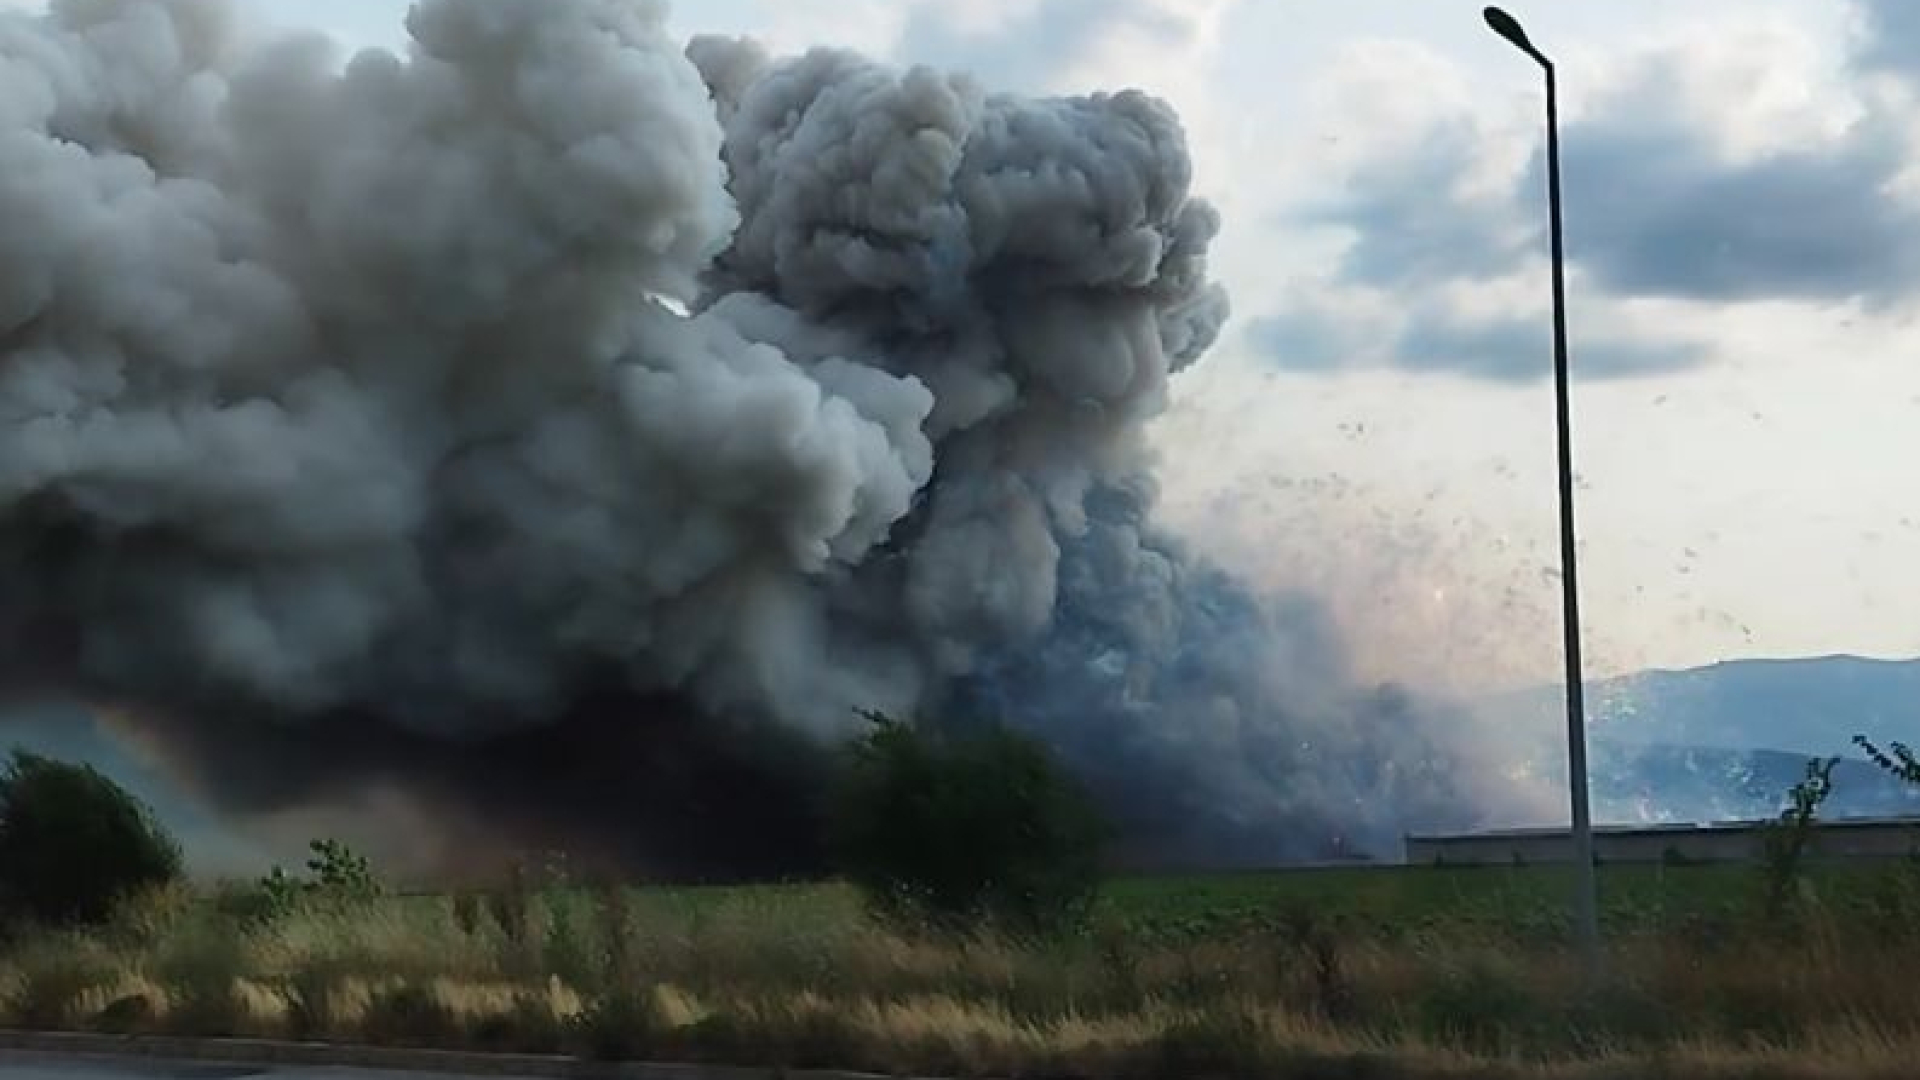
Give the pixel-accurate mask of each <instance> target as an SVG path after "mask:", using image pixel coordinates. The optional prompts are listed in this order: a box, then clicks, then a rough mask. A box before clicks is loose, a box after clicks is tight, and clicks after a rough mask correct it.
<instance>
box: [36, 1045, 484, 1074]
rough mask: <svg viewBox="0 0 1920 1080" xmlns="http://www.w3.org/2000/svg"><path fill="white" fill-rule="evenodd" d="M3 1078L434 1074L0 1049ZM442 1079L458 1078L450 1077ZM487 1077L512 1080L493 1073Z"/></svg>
mask: <svg viewBox="0 0 1920 1080" xmlns="http://www.w3.org/2000/svg"><path fill="white" fill-rule="evenodd" d="M0 1080H435V1077H434V1074H431V1073H413V1072H410V1073H392V1072H378V1071H374V1070H368V1069H344V1068H334V1067H330V1066H305V1065H285V1066H280V1065H274V1066H252V1065H228V1064H197V1063H195V1062H190V1061H164V1060H158V1059H150V1058H106V1057H91V1056H82V1055H77V1054H33V1053H24V1052H15V1051H0ZM439 1080H458V1078H457V1077H456V1076H453V1075H447V1076H443V1077H440V1078H439ZM487 1080H514V1078H512V1077H498V1076H490V1077H487Z"/></svg>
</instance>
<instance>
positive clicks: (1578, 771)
mask: <svg viewBox="0 0 1920 1080" xmlns="http://www.w3.org/2000/svg"><path fill="white" fill-rule="evenodd" d="M1485 15H1486V20H1487V25H1488V26H1489V27H1491V28H1492V29H1493V32H1494V33H1496V34H1499V35H1500V36H1501V37H1503V38H1505V39H1506V40H1507V41H1508V42H1510V43H1511V44H1512V45H1513V46H1514V47H1515V48H1517V49H1519V50H1520V51H1521V52H1523V53H1526V54H1527V55H1528V56H1530V57H1532V58H1533V60H1534V62H1535V63H1537V64H1539V65H1540V70H1541V71H1543V72H1545V73H1546V77H1547V211H1548V217H1549V218H1550V221H1551V231H1552V236H1553V387H1554V406H1555V416H1556V418H1557V420H1558V423H1559V434H1560V598H1561V613H1562V620H1563V624H1564V632H1565V635H1566V658H1567V787H1568V790H1569V796H1570V800H1571V802H1572V804H1573V860H1574V874H1575V879H1576V883H1577V884H1576V888H1577V892H1578V895H1577V896H1576V897H1575V901H1574V915H1575V921H1576V923H1577V928H1578V931H1579V934H1580V944H1581V947H1582V949H1583V950H1584V951H1585V953H1586V956H1587V960H1588V963H1589V965H1590V966H1591V965H1594V964H1597V963H1598V961H1599V956H1600V919H1599V911H1598V905H1597V903H1596V902H1595V888H1594V872H1593V813H1592V810H1591V808H1590V807H1589V805H1588V797H1587V718H1586V700H1585V699H1586V694H1585V685H1584V679H1583V676H1582V673H1581V664H1580V578H1579V573H1578V571H1577V569H1576V567H1577V564H1578V556H1577V553H1576V552H1575V549H1574V528H1573V430H1572V429H1573V422H1572V408H1571V406H1570V405H1569V403H1568V392H1567V381H1568V379H1567V274H1566V246H1565V241H1564V240H1563V239H1562V234H1561V227H1560V106H1559V100H1558V97H1557V95H1556V93H1555V87H1554V78H1553V61H1551V60H1549V59H1547V57H1546V54H1544V53H1542V52H1541V51H1540V50H1539V49H1538V48H1536V47H1535V46H1534V44H1533V42H1531V41H1529V40H1527V32H1526V31H1525V30H1523V29H1521V28H1520V23H1519V21H1518V20H1516V19H1515V18H1514V17H1513V16H1511V15H1509V14H1507V13H1506V12H1504V11H1501V10H1500V9H1499V8H1497V7H1490V8H1487V9H1486V12H1485Z"/></svg>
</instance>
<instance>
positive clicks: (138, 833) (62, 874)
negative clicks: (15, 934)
mask: <svg viewBox="0 0 1920 1080" xmlns="http://www.w3.org/2000/svg"><path fill="white" fill-rule="evenodd" d="M180 876H181V856H180V845H179V844H178V843H176V842H175V841H174V839H173V838H172V837H171V836H169V835H167V832H166V830H164V829H162V828H161V827H160V825H159V823H158V822H156V821H155V820H154V817H153V813H152V811H150V810H149V809H148V808H147V806H146V805H145V804H144V803H142V802H140V801H139V800H138V799H136V798H134V797H133V796H132V795H129V794H128V793H127V792H126V791H125V789H123V788H121V787H120V786H119V785H118V784H115V783H114V782H113V781H111V780H109V779H107V778H106V777H105V776H103V775H101V774H100V773H99V772H98V771H96V770H95V769H93V768H92V767H91V766H87V765H73V764H68V763H66V762H60V761H54V760H52V759H50V758H44V757H39V756H37V755H34V754H29V753H27V752H26V751H24V750H16V751H14V752H13V757H12V760H11V762H10V763H9V764H8V766H7V769H6V771H5V772H4V773H0V904H4V905H5V907H6V909H7V910H8V911H9V912H10V913H11V914H12V915H13V916H14V917H15V918H25V919H28V920H31V921H33V922H36V923H40V924H43V925H71V924H76V923H86V924H97V923H103V922H105V921H107V919H108V918H109V917H110V916H112V914H113V911H114V908H115V907H116V906H117V905H118V904H119V903H120V902H121V901H123V900H125V899H127V898H128V897H130V896H133V895H134V894H136V893H139V892H142V891H144V890H147V889H152V888H154V887H156V886H161V885H166V884H169V883H172V882H174V881H177V880H179V878H180Z"/></svg>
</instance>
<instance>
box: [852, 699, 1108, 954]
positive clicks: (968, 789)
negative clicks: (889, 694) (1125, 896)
mask: <svg viewBox="0 0 1920 1080" xmlns="http://www.w3.org/2000/svg"><path fill="white" fill-rule="evenodd" d="M871 719H872V720H873V722H874V730H873V731H872V732H871V733H869V734H868V735H867V736H866V737H865V738H862V739H860V740H859V741H858V742H856V743H855V744H854V746H853V749H852V755H851V758H852V759H851V762H850V765H849V768H848V770H847V775H846V778H845V782H844V784H843V787H842V790H841V792H840V798H839V801H838V805H837V806H836V808H835V810H836V816H835V821H834V833H835V845H834V846H835V848H836V851H837V854H838V856H839V860H840V863H841V866H842V868H843V869H844V870H845V872H846V873H847V875H848V877H849V878H851V880H852V881H853V882H854V883H855V884H856V885H858V886H859V887H860V888H861V890H862V891H863V892H864V893H865V894H866V896H867V898H868V900H869V901H870V902H871V903H872V904H873V905H874V906H875V907H876V908H878V909H879V910H880V911H881V912H882V913H884V914H888V915H892V916H895V917H902V916H904V917H906V918H908V919H909V920H922V921H924V922H926V923H927V924H929V925H931V926H933V927H935V928H940V929H948V930H952V929H965V928H971V927H973V926H974V925H976V924H977V923H980V922H986V923H989V924H991V925H992V926H994V927H995V928H996V929H998V930H1001V931H1003V932H1007V933H1011V934H1015V935H1027V934H1051V933H1056V932H1058V931H1060V930H1063V929H1066V928H1068V927H1071V926H1075V925H1078V924H1080V923H1081V922H1083V921H1084V918H1085V916H1086V915H1087V914H1088V912H1089V910H1090V907H1091V904H1092V901H1093V898H1094V896H1095V893H1096V890H1097V888H1098V884H1099V876H1100V875H1099V869H1100V849H1101V845H1102V842H1103V840H1104V839H1105V836H1106V829H1105V826H1104V824H1103V823H1102V822H1101V821H1100V819H1099V817H1098V815H1097V814H1096V813H1095V811H1094V809H1093V806H1092V803H1091V801H1090V800H1089V799H1088V798H1087V796H1086V794H1085V793H1084V792H1083V791H1082V790H1081V789H1080V788H1079V787H1078V786H1077V785H1076V784H1074V783H1073V782H1072V781H1071V780H1070V779H1068V778H1067V777H1066V776H1064V775H1063V774H1062V773H1060V772H1059V770H1058V769H1057V768H1056V767H1055V766H1054V763H1053V761H1052V760H1051V758H1050V757H1049V756H1048V755H1047V753H1046V751H1045V749H1044V748H1043V747H1041V746H1040V745H1039V744H1038V743H1035V742H1033V741H1032V740H1030V739H1027V738H1023V737H1021V736H1019V735H1017V734H1014V733H1012V732H1009V731H1004V730H995V731H991V732H988V733H985V734H981V735H974V736H968V737H952V738H946V737H941V736H938V735H936V734H933V733H929V732H925V731H922V730H920V729H918V728H915V727H912V726H910V725H907V724H902V723H899V722H896V721H893V720H890V719H888V718H886V717H883V716H879V715H874V716H872V717H871Z"/></svg>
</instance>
